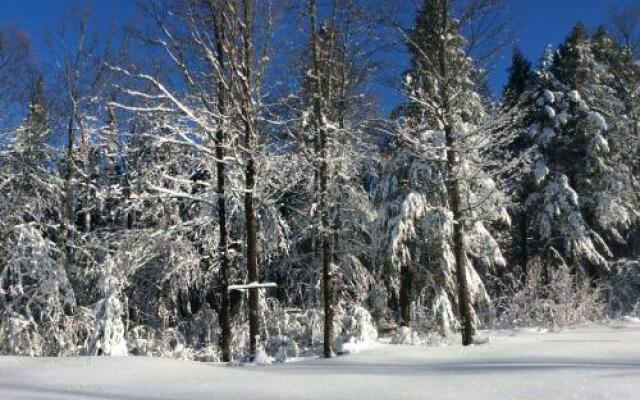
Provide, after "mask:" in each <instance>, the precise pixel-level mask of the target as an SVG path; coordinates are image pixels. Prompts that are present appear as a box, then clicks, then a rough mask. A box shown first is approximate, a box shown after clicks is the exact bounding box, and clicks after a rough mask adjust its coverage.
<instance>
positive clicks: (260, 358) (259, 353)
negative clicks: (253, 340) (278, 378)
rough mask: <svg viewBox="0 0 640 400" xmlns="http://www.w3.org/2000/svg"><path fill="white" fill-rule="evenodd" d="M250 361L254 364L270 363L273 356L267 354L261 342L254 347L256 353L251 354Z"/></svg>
mask: <svg viewBox="0 0 640 400" xmlns="http://www.w3.org/2000/svg"><path fill="white" fill-rule="evenodd" d="M251 363H253V364H255V365H270V364H271V363H273V357H271V356H270V355H269V354H267V351H266V350H265V349H264V346H262V345H261V344H259V345H258V347H257V348H256V353H255V354H254V356H253V360H252V361H251Z"/></svg>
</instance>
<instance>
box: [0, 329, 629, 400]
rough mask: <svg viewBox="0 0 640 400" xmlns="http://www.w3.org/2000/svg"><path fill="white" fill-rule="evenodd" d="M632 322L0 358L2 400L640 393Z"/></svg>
mask: <svg viewBox="0 0 640 400" xmlns="http://www.w3.org/2000/svg"><path fill="white" fill-rule="evenodd" d="M639 383H640V321H638V320H636V319H629V318H627V319H625V320H621V321H618V322H615V323H611V324H608V325H599V326H596V325H592V326H582V327H579V328H574V329H564V330H562V331H560V332H547V333H542V332H537V331H535V330H518V331H499V332H492V337H491V340H490V341H489V342H488V343H486V344H482V345H479V346H472V347H467V348H463V347H461V346H450V347H415V346H395V345H390V344H379V345H377V346H375V347H373V348H371V349H369V350H366V351H363V352H362V353H359V354H354V355H349V356H344V357H339V358H336V359H331V360H308V361H302V362H295V363H287V364H274V365H271V366H263V367H258V366H251V367H248V366H245V367H228V366H222V365H216V364H205V363H197V362H187V361H176V360H168V359H157V358H145V357H124V358H107V357H103V358H97V357H80V358H45V359H43V358H39V359H33V358H17V357H0V399H3V400H13V399H16V400H17V399H65V400H66V399H70V400H73V399H112V398H113V399H123V400H151V399H198V400H199V399H214V400H215V399H225V400H229V399H230V400H233V399H261V400H273V399H296V400H301V399H322V400H330V399H350V400H354V399H367V400H377V399H385V400H389V399H439V400H442V399H464V400H473V399H491V400H493V399H536V400H540V399H544V400H547V399H563V400H564V399H581V400H588V399H617V400H621V399H640V384H639Z"/></svg>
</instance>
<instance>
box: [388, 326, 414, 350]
mask: <svg viewBox="0 0 640 400" xmlns="http://www.w3.org/2000/svg"><path fill="white" fill-rule="evenodd" d="M391 344H400V345H414V346H415V345H417V344H420V339H419V338H418V333H417V332H415V331H414V330H412V329H411V328H409V327H408V326H401V327H400V329H398V332H397V333H396V335H395V336H394V337H393V339H391Z"/></svg>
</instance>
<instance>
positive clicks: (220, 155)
mask: <svg viewBox="0 0 640 400" xmlns="http://www.w3.org/2000/svg"><path fill="white" fill-rule="evenodd" d="M209 6H210V8H211V15H212V16H213V21H214V30H215V35H216V47H217V49H216V50H217V58H218V65H219V68H220V69H221V71H220V75H221V76H220V77H219V78H218V90H217V91H218V105H217V107H218V112H219V113H220V118H221V120H220V127H219V129H218V130H217V131H216V140H215V142H216V148H215V151H216V192H217V194H218V227H219V230H220V237H219V241H218V253H219V254H220V281H221V293H220V296H221V302H220V303H221V304H220V313H219V320H220V330H221V334H220V343H219V345H220V349H221V350H222V361H224V362H230V361H231V357H232V355H231V311H230V310H231V301H230V299H229V255H228V252H227V250H228V248H227V243H228V232H227V210H226V196H225V164H224V156H225V151H224V131H223V128H222V122H223V121H222V118H223V116H224V115H225V114H226V104H225V99H224V93H225V88H224V82H222V79H223V78H222V74H223V73H224V65H225V58H224V48H223V47H224V46H223V41H224V29H223V28H222V27H221V26H220V24H219V23H218V19H217V13H216V10H215V7H214V4H213V0H210V1H209Z"/></svg>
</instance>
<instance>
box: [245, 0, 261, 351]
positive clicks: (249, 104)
mask: <svg viewBox="0 0 640 400" xmlns="http://www.w3.org/2000/svg"><path fill="white" fill-rule="evenodd" d="M242 8H243V10H242V12H243V17H242V27H241V29H242V39H243V40H242V41H243V49H242V69H243V71H242V73H243V77H242V78H241V88H242V97H243V107H242V113H243V114H244V115H242V119H243V121H244V128H245V138H244V145H245V148H246V149H245V150H246V153H247V166H246V172H245V179H246V183H245V186H246V187H245V189H246V190H245V197H244V209H245V219H246V231H247V232H246V233H247V270H248V275H249V282H258V238H257V229H258V227H257V220H256V211H255V206H254V204H253V192H254V189H255V176H256V167H255V160H254V156H253V151H254V137H255V134H254V130H255V116H254V112H253V100H252V94H251V81H252V75H251V72H252V71H251V52H252V47H253V46H252V34H251V8H250V5H249V0H243V2H242ZM249 336H250V351H251V354H252V355H253V356H255V354H256V350H257V348H258V340H259V336H260V304H259V301H258V289H257V288H251V289H249Z"/></svg>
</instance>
